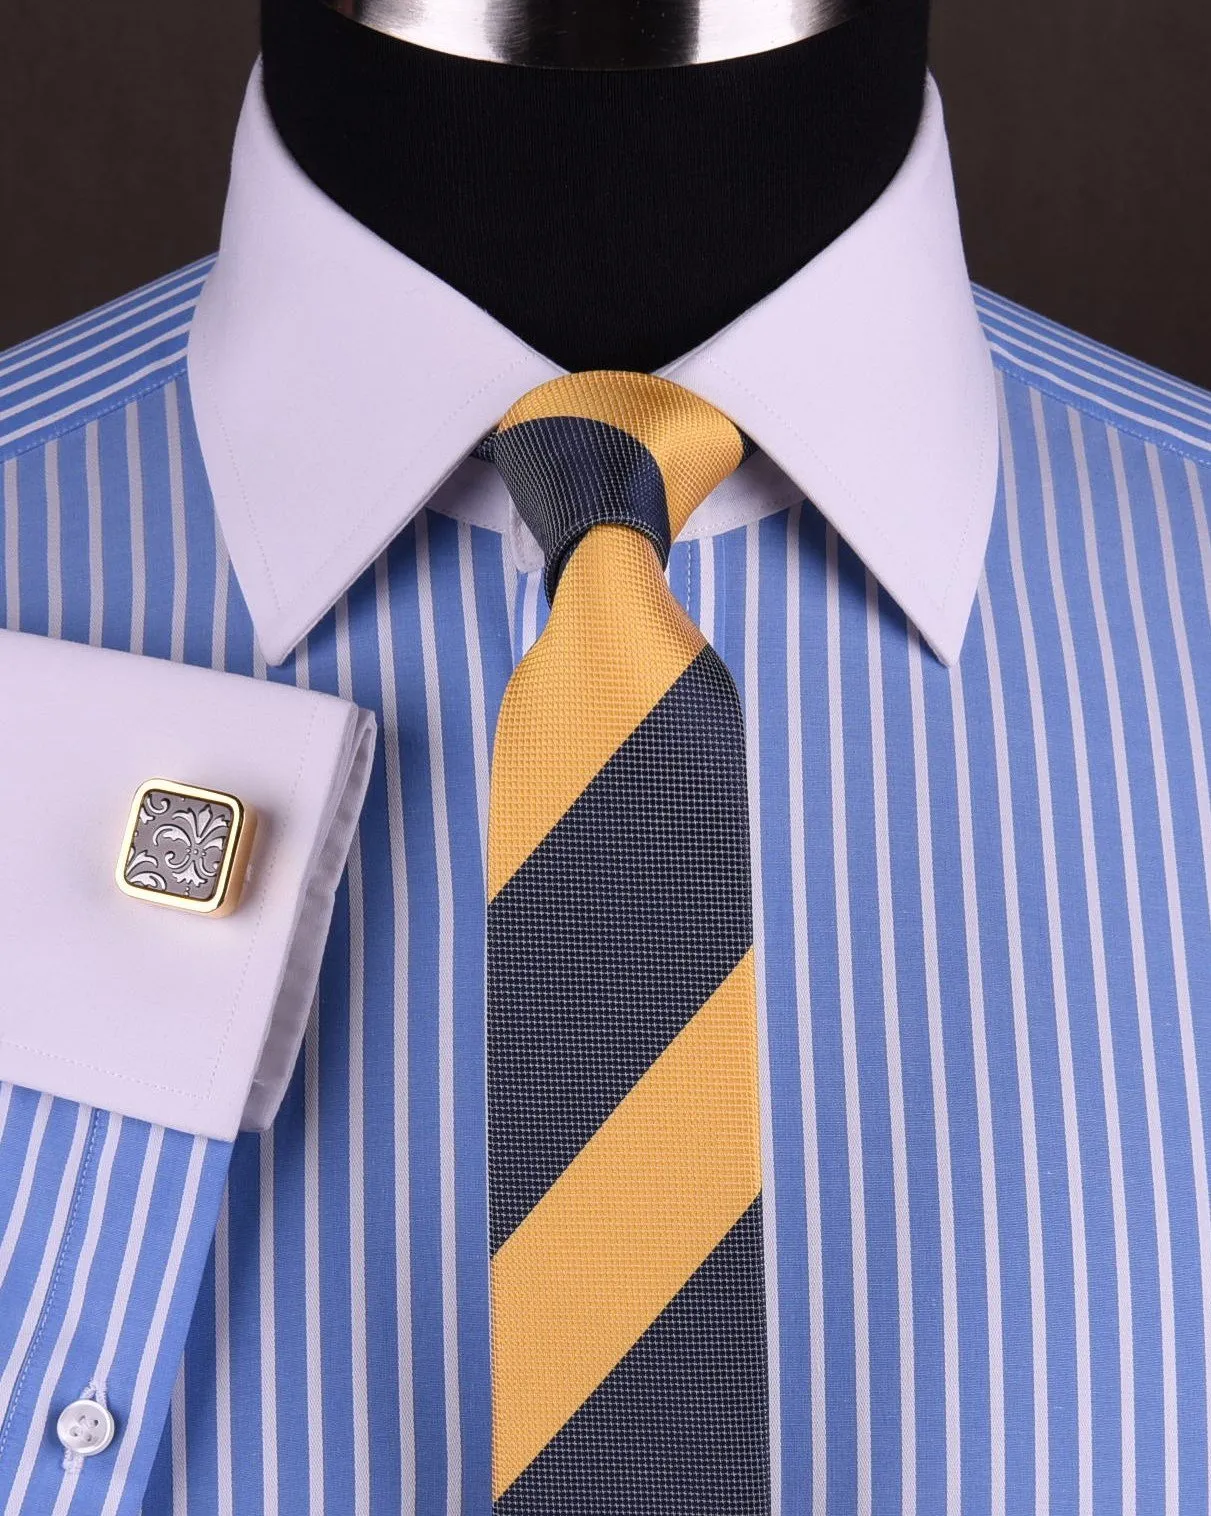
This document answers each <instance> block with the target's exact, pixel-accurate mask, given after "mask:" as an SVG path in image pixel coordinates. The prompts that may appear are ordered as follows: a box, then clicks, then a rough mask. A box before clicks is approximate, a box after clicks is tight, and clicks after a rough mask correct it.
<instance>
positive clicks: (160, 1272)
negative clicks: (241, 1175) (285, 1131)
mask: <svg viewBox="0 0 1211 1516" xmlns="http://www.w3.org/2000/svg"><path fill="white" fill-rule="evenodd" d="M230 1156H231V1145H230V1144H229V1143H224V1142H212V1141H207V1140H206V1139H205V1138H201V1137H196V1138H195V1137H187V1136H185V1135H184V1134H183V1133H181V1132H166V1131H165V1130H164V1129H163V1128H162V1127H153V1126H149V1125H147V1123H146V1122H141V1121H130V1120H124V1119H123V1118H122V1117H121V1116H114V1115H112V1114H110V1113H109V1112H107V1111H99V1110H94V1109H92V1108H91V1107H88V1106H81V1105H77V1104H75V1103H74V1102H72V1101H68V1100H56V1099H53V1098H52V1097H51V1096H49V1095H38V1094H35V1093H34V1092H33V1091H31V1090H24V1089H18V1088H15V1087H14V1086H12V1085H9V1084H0V1218H3V1226H2V1228H0V1407H4V1408H5V1415H4V1418H3V1421H2V1422H0V1511H3V1512H4V1516H15V1513H17V1512H27V1511H29V1512H33V1511H37V1512H39V1513H45V1516H68V1513H69V1512H89V1513H92V1512H98V1513H100V1512H104V1513H105V1516H117V1513H119V1512H125V1511H132V1510H136V1509H137V1508H138V1492H139V1491H140V1490H141V1489H142V1488H143V1486H144V1484H145V1483H146V1480H147V1477H148V1473H149V1471H150V1469H151V1466H152V1462H153V1460H154V1459H155V1456H156V1447H157V1445H158V1443H159V1440H160V1433H161V1430H162V1427H163V1422H164V1413H165V1409H166V1407H167V1405H168V1401H169V1397H170V1395H171V1393H172V1384H173V1380H174V1378H175V1376H176V1372H177V1365H178V1363H179V1361H180V1356H181V1352H182V1349H183V1347H184V1344H185V1335H186V1332H187V1330H188V1328H189V1322H190V1318H191V1316H192V1313H193V1309H194V1303H195V1301H196V1298H197V1290H198V1284H199V1281H200V1280H201V1277H202V1272H203V1270H204V1268H205V1266H206V1255H207V1253H208V1252H209V1250H210V1244H211V1239H212V1237H213V1232H214V1224H215V1218H216V1216H217V1214H218V1207H219V1201H220V1199H221V1197H222V1193H223V1185H224V1182H225V1180H226V1177H227V1165H228V1161H229V1159H230ZM78 1399H89V1400H95V1401H98V1402H100V1404H102V1405H104V1406H107V1407H108V1408H109V1410H110V1412H111V1413H112V1414H113V1415H114V1416H115V1418H116V1419H117V1422H118V1425H119V1427H120V1428H121V1436H120V1438H119V1439H118V1441H117V1442H116V1443H115V1444H114V1445H113V1456H112V1457H110V1456H106V1455H101V1456H98V1457H95V1458H90V1459H85V1458H82V1457H80V1456H79V1455H78V1454H71V1455H65V1454H64V1451H63V1449H62V1448H61V1447H59V1445H58V1444H57V1442H56V1441H55V1438H54V1423H55V1420H56V1418H57V1416H58V1413H59V1411H61V1410H62V1409H63V1407H64V1406H65V1405H67V1404H69V1403H70V1402H71V1401H73V1400H78Z"/></svg>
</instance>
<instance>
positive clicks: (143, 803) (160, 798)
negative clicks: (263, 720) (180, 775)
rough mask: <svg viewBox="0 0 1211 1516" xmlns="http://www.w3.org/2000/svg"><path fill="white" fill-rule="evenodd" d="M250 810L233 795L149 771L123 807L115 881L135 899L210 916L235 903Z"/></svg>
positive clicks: (248, 841) (247, 847)
mask: <svg viewBox="0 0 1211 1516" xmlns="http://www.w3.org/2000/svg"><path fill="white" fill-rule="evenodd" d="M255 830H256V816H255V814H254V813H253V812H252V811H250V810H249V809H248V807H247V806H246V805H244V804H243V803H242V802H241V801H240V800H237V799H236V797H235V796H234V795H226V794H224V793H223V792H222V791H221V790H203V789H198V788H197V787H196V786H194V785H192V784H178V783H176V782H175V781H174V780H171V779H149V780H148V781H147V783H146V784H144V785H141V786H140V787H139V790H138V792H137V793H136V795H135V798H134V802H133V804H132V805H131V808H130V819H129V820H128V821H127V823H126V835H125V837H124V838H123V840H122V851H121V852H120V853H119V855H118V868H117V881H118V888H119V889H120V890H121V891H122V892H123V894H125V895H130V896H132V897H133V898H134V899H136V900H149V901H151V902H152V903H153V904H155V905H168V906H172V907H173V908H174V909H175V910H179V911H195V912H199V913H202V914H205V915H210V916H226V915H228V914H229V913H230V912H231V911H234V910H235V908H236V906H237V905H238V904H239V898H240V890H241V888H242V886H243V883H244V876H245V874H246V873H247V868H248V854H249V852H250V851H251V849H252V837H253V833H254V831H255Z"/></svg>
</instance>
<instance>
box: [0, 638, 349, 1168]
mask: <svg viewBox="0 0 1211 1516" xmlns="http://www.w3.org/2000/svg"><path fill="white" fill-rule="evenodd" d="M374 737H375V723H374V717H373V716H372V715H371V713H370V712H368V711H363V710H360V709H359V708H358V707H357V706H355V705H352V704H350V703H349V702H348V701H345V700H338V699H335V698H333V697H332V696H329V695H322V694H318V693H315V692H313V691H309V690H300V689H298V688H296V687H294V686H292V685H285V684H278V683H272V682H265V681H262V680H256V679H249V678H245V677H243V676H242V675H239V674H226V673H218V672H215V671H213V670H211V669H201V668H194V667H191V666H188V665H182V664H175V663H169V662H167V661H165V660H162V659H156V658H143V657H136V656H134V655H132V654H130V653H120V652H110V651H108V650H105V649H101V648H95V647H86V646H82V645H79V644H76V643H70V642H60V641H55V640H52V639H49V638H44V637H37V636H30V635H26V634H23V633H18V632H2V631H0V1081H8V1082H11V1083H13V1084H17V1085H25V1086H27V1087H29V1088H32V1089H35V1090H41V1091H45V1092H46V1093H48V1094H51V1095H58V1096H62V1097H64V1098H66V1099H69V1100H74V1101H79V1102H81V1103H83V1104H86V1105H91V1106H99V1107H101V1108H103V1109H105V1110H109V1111H114V1112H117V1113H119V1114H121V1115H124V1116H132V1117H136V1118H138V1119H140V1120H143V1121H149V1122H153V1123H155V1124H157V1125H160V1126H166V1127H174V1128H176V1129H177V1130H179V1131H183V1132H188V1133H193V1134H195V1135H197V1136H202V1137H214V1138H220V1139H223V1140H227V1141H229V1140H231V1139H232V1138H233V1137H234V1136H235V1134H236V1132H237V1131H238V1130H240V1129H250V1128H251V1129H258V1130H259V1129H263V1128H265V1127H267V1126H268V1125H269V1124H270V1122H271V1121H272V1120H273V1117H274V1115H275V1113H276V1111H277V1108H278V1105H279V1103H280V1101H281V1098H282V1095H283V1093H284V1092H285V1087H286V1083H287V1081H288V1079H289V1078H290V1074H291V1071H292V1070H293V1067H294V1063H295V1060H296V1057H297V1054H298V1049H299V1044H300V1042H301V1041H302V1036H303V1031H304V1028H305V1026H306V1022H307V1017H308V1014H309V1012H310V1009H311V1004H312V1001H313V999H314V995H315V988H316V981H317V979H318V976H319V968H320V960H321V957H322V955H323V949H324V944H325V941H326V939H327V935H328V926H329V923H330V920H331V916H332V910H333V903H334V900H335V895H336V888H337V885H338V883H339V880H340V877H341V874H342V873H343V871H344V867H345V861H346V858H347V855H348V851H349V848H350V845H351V843H352V839H353V833H354V830H355V828H356V825H357V820H358V816H359V814H360V812H361V807H362V801H363V799H364V797H365V792H366V786H367V784H368V782H369V776H370V767H371V762H372V759H373V752H374ZM151 780H157V781H166V782H167V783H168V786H169V787H171V785H172V784H180V785H181V786H183V787H186V788H189V789H197V790H202V791H214V792H216V793H217V794H218V795H220V796H230V797H233V798H234V799H235V800H237V801H238V802H239V805H240V806H241V807H246V808H247V810H248V812H249V813H250V814H251V816H252V817H254V818H255V833H254V834H253V838H252V845H251V851H250V853H249V854H248V858H247V873H246V878H245V879H244V881H243V889H242V891H241V892H240V894H239V899H238V906H237V907H236V909H234V910H233V911H231V913H230V914H227V915H223V914H221V913H220V912H217V911H215V912H207V911H206V910H205V909H184V910H167V909H164V908H163V907H162V906H161V905H158V904H156V903H153V902H151V901H148V900H146V899H140V898H138V895H137V893H136V894H134V895H132V894H131V893H128V892H124V890H123V889H121V888H119V885H118V882H117V879H116V878H115V872H116V870H117V871H118V872H120V869H119V868H118V865H119V854H120V851H121V850H122V848H123V843H124V838H125V837H126V833H127V823H128V819H129V818H130V815H131V805H132V801H133V799H134V797H135V795H136V793H137V792H138V791H139V790H140V788H141V787H142V786H144V785H146V784H147V783H148V782H149V781H151ZM202 821H203V827H204V828H205V827H206V826H207V825H209V827H210V832H209V833H208V834H207V836H205V837H202V836H198V837H194V838H193V839H192V841H193V843H195V844H200V846H194V847H193V848H192V854H193V857H194V863H195V868H196V869H200V873H201V876H202V877H201V878H199V877H198V876H197V875H196V874H195V875H194V876H193V877H194V878H195V883H197V884H198V885H199V886H200V889H201V891H202V893H204V892H205V889H206V887H207V886H206V885H205V883H204V876H206V874H207V873H208V871H209V870H210V869H212V868H213V867H214V865H215V863H216V861H217V860H218V857H219V855H220V851H221V850H220V849H219V848H217V847H215V846H212V845H211V844H212V842H213V838H214V835H215V832H216V831H217V830H220V829H219V828H216V826H215V823H214V817H213V815H203V817H202ZM177 840H178V844H179V846H180V847H181V848H182V849H183V854H182V856H184V853H189V852H190V847H189V839H184V840H182V839H180V838H178V839H177ZM170 861H171V859H170ZM243 863H244V859H243V858H241V859H240V865H241V867H242V866H243ZM182 888H187V886H182Z"/></svg>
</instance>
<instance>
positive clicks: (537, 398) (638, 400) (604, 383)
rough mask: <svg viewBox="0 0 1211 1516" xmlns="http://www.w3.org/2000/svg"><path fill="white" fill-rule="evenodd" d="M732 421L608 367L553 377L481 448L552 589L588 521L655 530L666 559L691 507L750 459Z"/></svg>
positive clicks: (650, 378)
mask: <svg viewBox="0 0 1211 1516" xmlns="http://www.w3.org/2000/svg"><path fill="white" fill-rule="evenodd" d="M748 446H749V444H748V441H747V439H746V438H745V436H744V434H743V433H742V432H741V431H740V429H739V428H738V427H737V426H736V425H735V423H734V422H732V421H729V420H728V418H727V417H726V416H725V415H724V414H723V413H722V411H718V410H716V409H715V407H714V406H713V405H711V404H709V403H708V402H707V401H705V400H702V399H700V398H699V397H698V396H697V395H694V394H692V393H691V392H690V391H689V390H687V389H682V387H681V386H680V385H679V384H674V383H672V381H671V380H668V379H660V378H657V377H656V376H655V375H652V374H629V373H615V372H611V371H608V370H602V371H596V372H590V373H584V374H566V375H564V376H562V377H561V378H559V379H550V380H548V381H547V382H546V383H545V384H540V385H538V386H536V388H534V389H532V390H530V391H529V392H528V393H527V394H525V395H523V396H522V397H521V399H520V400H518V401H517V403H516V404H515V405H513V406H511V407H510V409H509V410H508V411H507V412H506V414H505V415H504V417H503V418H502V419H501V421H500V423H499V425H498V426H497V427H496V429H495V431H493V432H492V433H490V435H489V436H488V437H486V438H485V439H484V441H483V442H482V443H481V444H480V446H479V448H478V449H477V452H478V454H479V456H480V457H483V458H486V459H488V460H489V461H490V462H492V463H494V464H495V465H496V467H497V468H498V469H499V470H500V473H501V475H502V477H503V478H504V481H505V484H506V486H507V487H508V490H509V494H510V495H511V496H512V497H513V502H514V504H515V505H516V506H517V510H518V513H519V514H520V516H521V518H522V520H523V521H524V522H525V523H526V525H527V526H528V527H529V528H530V530H531V531H532V532H533V533H534V535H535V537H536V538H537V539H538V542H539V545H540V547H541V548H542V551H543V558H544V561H545V564H546V588H547V596H548V598H550V599H553V598H554V595H555V587H556V585H557V584H558V583H559V576H560V574H561V573H562V571H563V567H564V564H565V563H566V562H567V560H568V557H569V555H570V554H571V552H572V549H573V548H574V547H575V546H576V544H577V543H578V542H579V541H580V539H581V538H582V537H583V536H584V535H585V533H586V532H588V531H589V530H590V528H591V527H594V526H601V525H605V524H607V523H613V524H615V525H620V526H628V527H631V528H633V529H634V530H635V531H637V532H641V533H642V534H643V535H644V536H645V537H647V538H648V539H649V540H650V541H651V543H652V545H653V546H654V547H655V549H656V551H657V553H658V554H659V556H660V562H661V564H662V565H663V564H664V563H666V562H667V561H668V555H669V547H670V545H671V544H672V541H673V539H674V538H675V537H676V536H677V534H678V533H679V532H680V531H681V529H682V527H684V525H685V523H686V521H687V520H688V519H689V516H690V513H691V512H692V511H693V510H694V509H695V508H696V507H697V506H698V505H700V504H701V503H702V501H703V500H705V499H706V497H707V496H708V495H709V494H710V492H711V491H712V490H713V489H714V488H715V486H716V485H717V484H719V483H720V482H721V481H722V480H724V479H726V478H727V476H728V475H729V474H730V473H731V472H732V471H733V469H735V468H736V467H737V466H738V465H739V464H740V463H741V462H742V461H743V459H744V458H745V456H746V454H747V451H748Z"/></svg>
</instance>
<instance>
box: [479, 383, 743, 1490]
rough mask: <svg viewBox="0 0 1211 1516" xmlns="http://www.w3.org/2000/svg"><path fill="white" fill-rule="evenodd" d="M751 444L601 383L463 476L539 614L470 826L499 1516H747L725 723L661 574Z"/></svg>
mask: <svg viewBox="0 0 1211 1516" xmlns="http://www.w3.org/2000/svg"><path fill="white" fill-rule="evenodd" d="M746 445H747V444H746V441H745V438H744V437H743V435H742V434H741V433H740V432H739V431H738V429H737V428H736V427H735V425H734V424H733V423H732V422H730V421H729V420H728V419H727V418H726V417H725V416H723V415H722V414H721V413H720V412H718V411H717V410H715V409H714V408H713V407H712V406H710V405H708V404H707V403H706V402H705V401H703V400H700V399H699V398H698V397H697V396H695V395H692V394H690V393H689V392H688V391H686V390H684V389H681V388H680V387H679V386H677V385H675V384H672V383H670V382H668V381H667V380H662V379H657V378H654V377H652V376H649V375H644V374H627V373H608V372H601V373H586V374H572V375H568V376H566V377H563V378H560V379H556V380H552V381H550V382H549V383H546V384H543V385H540V386H539V387H538V388H536V389H534V390H531V391H530V392H529V393H528V394H527V395H525V396H523V397H522V399H521V400H519V401H518V402H517V404H516V405H514V406H513V407H512V409H511V410H510V411H509V412H508V413H507V414H506V416H505V417H504V419H503V420H502V421H501V422H500V424H499V426H498V427H497V428H496V430H495V431H494V432H493V433H492V434H491V435H490V436H489V437H488V438H487V439H486V440H485V442H484V443H483V444H481V447H480V454H481V456H483V457H485V458H488V459H490V460H491V461H492V462H493V463H495V465H496V466H497V468H498V469H499V470H500V472H501V474H502V475H503V477H504V480H505V483H506V484H507V486H508V488H509V492H510V494H511V495H512V497H513V500H514V502H515V503H516V505H517V508H518V511H519V512H520V514H521V516H522V518H523V520H524V521H525V522H526V524H527V525H528V526H529V527H530V529H531V531H532V532H533V533H534V535H535V536H536V537H537V539H538V541H539V543H540V545H541V547H542V549H543V553H544V557H545V564H546V572H545V579H546V590H547V595H548V598H549V600H550V603H551V611H550V616H549V618H548V621H547V624H546V626H545V628H544V630H543V632H542V634H541V635H540V636H539V638H538V639H537V641H536V642H535V644H534V646H533V647H532V648H531V650H530V651H529V652H528V653H527V654H526V656H525V657H524V658H523V659H522V660H521V662H520V663H519V664H518V666H517V668H516V669H515V671H514V673H513V676H512V678H511V680H510V682H509V685H508V687H507V689H506V691H505V696H504V701H503V704H502V706H501V712H500V716H499V720H498V723H497V727H496V735H495V742H494V747H493V756H492V776H491V799H490V808H489V823H488V908H487V942H488V964H487V974H488V995H487V1016H488V1023H487V1041H488V1196H489V1217H490V1232H491V1237H490V1243H491V1254H492V1257H491V1313H492V1401H493V1407H492V1422H493V1498H494V1501H495V1507H494V1509H495V1512H496V1513H497V1516H624V1513H625V1516H648V1513H651V1516H750V1513H751V1516H768V1512H769V1509H770V1494H769V1448H768V1439H769V1411H768V1381H767V1361H766V1335H765V1281H764V1266H763V1255H762V1232H761V1153H760V1119H759V1104H758V1075H757V1022H756V995H755V985H754V974H753V946H752V943H753V937H752V899H751V884H750V867H749V830H748V801H747V791H746V783H745V755H744V728H743V718H742V713H741V708H740V703H739V700H738V697H737V694H736V689H735V686H734V684H733V682H732V679H731V676H730V675H729V673H728V671H727V669H726V667H725V666H724V664H723V662H722V661H721V660H720V658H719V656H718V655H717V654H716V653H715V651H714V649H713V648H711V647H710V645H709V644H708V643H707V642H706V641H705V639H704V638H703V636H702V634H701V632H699V630H698V628H697V627H696V626H695V625H694V623H693V622H692V621H691V620H690V618H689V617H688V616H687V615H686V613H685V612H684V611H683V610H682V608H681V606H680V605H679V604H678V602H677V601H676V600H675V598H674V597H673V595H672V593H671V591H670V590H669V588H668V585H667V583H666V581H665V578H664V573H663V569H664V564H665V562H666V560H667V557H668V552H669V546H670V543H671V541H672V539H673V538H674V537H675V536H676V535H677V533H678V532H679V531H680V530H681V528H682V527H683V526H684V525H685V522H686V520H687V518H688V517H689V515H690V513H691V511H693V510H694V508H695V507H696V506H697V505H698V504H699V503H700V502H701V501H702V500H703V499H704V498H705V497H706V495H707V494H709V492H710V491H711V490H712V489H713V488H714V487H715V485H716V484H718V483H719V482H720V481H721V480H722V479H724V478H725V477H726V476H727V475H728V474H729V473H730V472H731V471H732V470H733V469H734V468H736V466H737V465H738V464H739V463H740V462H741V460H742V458H743V457H744V455H745V449H746Z"/></svg>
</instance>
